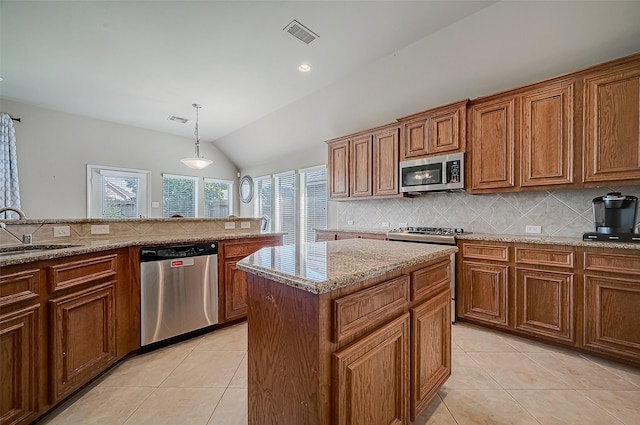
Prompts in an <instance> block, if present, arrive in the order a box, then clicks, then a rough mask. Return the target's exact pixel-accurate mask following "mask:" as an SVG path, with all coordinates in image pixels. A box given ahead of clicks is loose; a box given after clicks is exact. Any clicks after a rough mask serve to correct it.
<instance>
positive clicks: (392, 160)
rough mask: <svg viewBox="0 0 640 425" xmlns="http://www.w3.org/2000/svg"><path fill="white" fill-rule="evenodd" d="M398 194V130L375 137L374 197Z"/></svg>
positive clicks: (388, 131) (375, 135) (382, 132)
mask: <svg viewBox="0 0 640 425" xmlns="http://www.w3.org/2000/svg"><path fill="white" fill-rule="evenodd" d="M397 193H398V129H397V128H393V129H391V130H386V131H381V132H378V133H375V134H374V135H373V195H374V196H377V195H396V194H397Z"/></svg>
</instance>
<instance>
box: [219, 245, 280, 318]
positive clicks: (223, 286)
mask: <svg viewBox="0 0 640 425" xmlns="http://www.w3.org/2000/svg"><path fill="white" fill-rule="evenodd" d="M277 245H282V236H270V237H264V238H244V239H237V240H233V241H223V242H221V243H220V246H219V251H218V253H219V255H218V268H219V284H218V299H219V300H220V301H219V310H220V311H219V317H218V319H219V322H220V323H224V322H228V321H231V320H236V319H242V318H245V317H247V274H246V273H245V272H243V271H242V270H238V268H237V266H236V264H237V263H238V261H240V260H242V259H243V258H244V257H246V256H248V255H251V254H253V253H254V252H256V251H258V250H259V249H260V248H264V247H268V246H277Z"/></svg>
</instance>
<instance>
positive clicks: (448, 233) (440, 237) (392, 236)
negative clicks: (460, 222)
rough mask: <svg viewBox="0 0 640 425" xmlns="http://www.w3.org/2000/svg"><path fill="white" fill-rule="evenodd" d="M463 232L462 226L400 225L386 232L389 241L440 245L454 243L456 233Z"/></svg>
mask: <svg viewBox="0 0 640 425" xmlns="http://www.w3.org/2000/svg"><path fill="white" fill-rule="evenodd" d="M463 233H469V232H465V231H464V229H462V228H452V227H401V228H399V229H393V230H391V231H389V232H387V239H388V240H390V241H405V242H422V243H433V244H441V245H455V244H456V235H461V234H463Z"/></svg>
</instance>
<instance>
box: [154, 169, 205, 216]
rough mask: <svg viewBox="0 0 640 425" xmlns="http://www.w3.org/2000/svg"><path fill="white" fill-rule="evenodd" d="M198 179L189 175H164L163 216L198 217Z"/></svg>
mask: <svg viewBox="0 0 640 425" xmlns="http://www.w3.org/2000/svg"><path fill="white" fill-rule="evenodd" d="M197 194H198V179H197V178H196V177H189V176H176V175H171V174H163V175H162V216H163V217H171V216H173V215H181V216H182V217H197V211H198V203H197Z"/></svg>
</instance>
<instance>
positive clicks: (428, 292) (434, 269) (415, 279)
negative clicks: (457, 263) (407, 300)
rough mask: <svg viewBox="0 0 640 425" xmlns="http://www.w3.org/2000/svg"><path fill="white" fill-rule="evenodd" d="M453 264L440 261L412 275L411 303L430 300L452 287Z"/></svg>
mask: <svg viewBox="0 0 640 425" xmlns="http://www.w3.org/2000/svg"><path fill="white" fill-rule="evenodd" d="M451 266H452V265H451V262H450V261H448V260H444V261H440V262H437V263H435V264H432V265H430V266H428V267H424V268H422V269H420V270H416V271H415V272H412V273H411V301H417V300H423V299H426V298H429V297H430V296H432V295H435V294H437V293H438V292H440V291H442V290H444V289H447V288H449V287H450V286H451Z"/></svg>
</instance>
